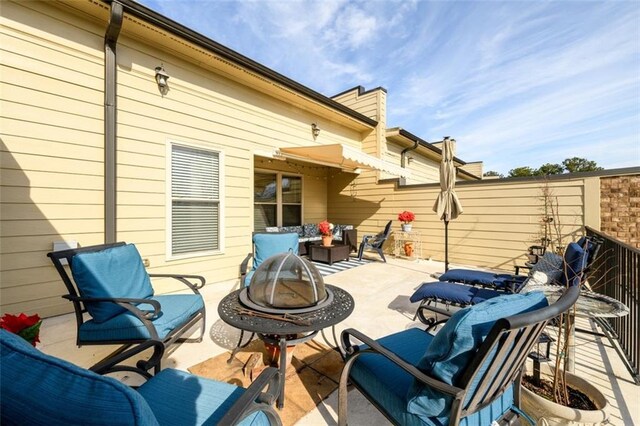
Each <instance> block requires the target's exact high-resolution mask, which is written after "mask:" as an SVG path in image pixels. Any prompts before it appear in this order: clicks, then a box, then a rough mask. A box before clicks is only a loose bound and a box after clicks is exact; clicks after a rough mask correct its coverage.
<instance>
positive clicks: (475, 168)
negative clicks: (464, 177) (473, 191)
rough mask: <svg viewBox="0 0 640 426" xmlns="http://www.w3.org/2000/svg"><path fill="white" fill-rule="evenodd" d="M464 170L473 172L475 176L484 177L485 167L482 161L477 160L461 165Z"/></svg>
mask: <svg viewBox="0 0 640 426" xmlns="http://www.w3.org/2000/svg"><path fill="white" fill-rule="evenodd" d="M460 168H461V169H462V170H464V171H466V172H469V173H471V174H472V175H474V176H478V177H479V178H481V177H482V172H483V171H482V169H483V168H484V166H483V163H482V161H475V162H473V163H467V164H465V165H464V166H462V167H460Z"/></svg>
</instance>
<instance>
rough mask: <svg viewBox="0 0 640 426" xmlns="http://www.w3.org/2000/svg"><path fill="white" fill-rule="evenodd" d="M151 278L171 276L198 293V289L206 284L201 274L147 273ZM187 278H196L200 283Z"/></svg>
mask: <svg viewBox="0 0 640 426" xmlns="http://www.w3.org/2000/svg"><path fill="white" fill-rule="evenodd" d="M149 276H150V277H151V278H173V279H175V280H178V281H180V282H181V283H183V284H184V285H186V286H187V287H189V288H190V289H191V290H193V292H194V293H198V289H201V288H202V287H204V285H205V284H206V280H205V279H204V277H203V276H201V275H184V274H149ZM189 280H197V281H200V284H194V283H192V282H191V281H189Z"/></svg>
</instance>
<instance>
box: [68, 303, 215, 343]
mask: <svg viewBox="0 0 640 426" xmlns="http://www.w3.org/2000/svg"><path fill="white" fill-rule="evenodd" d="M151 299H152V300H157V301H158V302H159V303H160V307H161V314H160V315H159V316H157V317H156V318H153V319H152V321H151V322H152V323H153V325H154V326H155V328H156V330H157V332H158V337H159V338H160V339H161V340H164V339H165V338H166V337H167V335H168V334H169V333H170V332H172V331H173V330H174V329H176V327H178V326H180V325H182V324H184V323H185V322H186V321H187V320H188V319H189V318H190V317H192V316H193V315H195V314H196V313H197V312H198V311H200V310H202V309H203V308H204V301H203V299H202V296H201V295H200V294H167V295H160V296H154V297H151ZM138 308H139V309H141V310H144V311H146V310H150V311H152V310H153V307H152V306H151V305H143V304H140V305H138ZM79 337H80V340H81V341H85V342H87V341H93V342H100V341H116V342H117V341H128V340H134V341H135V340H146V339H149V338H151V336H150V335H149V331H148V330H147V328H146V327H145V326H144V324H142V322H140V320H139V319H138V318H137V317H136V316H135V315H134V314H132V313H131V312H128V311H127V312H125V313H123V314H122V315H118V316H115V317H113V318H111V319H109V320H107V321H105V322H102V323H98V322H97V321H95V320H90V321H86V322H85V323H83V324H82V325H81V326H80V331H79Z"/></svg>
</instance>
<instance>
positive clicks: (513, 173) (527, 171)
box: [509, 166, 535, 177]
mask: <svg viewBox="0 0 640 426" xmlns="http://www.w3.org/2000/svg"><path fill="white" fill-rule="evenodd" d="M534 171H535V170H533V169H532V168H531V167H528V166H524V167H516V168H515V169H511V170H509V177H524V176H533V175H534Z"/></svg>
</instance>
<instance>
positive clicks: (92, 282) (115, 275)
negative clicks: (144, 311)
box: [71, 244, 153, 323]
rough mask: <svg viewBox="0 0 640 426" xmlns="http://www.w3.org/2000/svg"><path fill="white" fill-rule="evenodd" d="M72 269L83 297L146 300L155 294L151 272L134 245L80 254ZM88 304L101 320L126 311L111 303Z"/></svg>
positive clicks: (88, 307)
mask: <svg viewBox="0 0 640 426" xmlns="http://www.w3.org/2000/svg"><path fill="white" fill-rule="evenodd" d="M71 272H72V274H73V279H74V281H75V282H76V285H77V286H78V291H79V292H80V295H81V296H82V297H109V298H112V297H122V298H138V299H146V298H147V297H151V296H153V287H151V281H150V280H149V275H148V274H147V271H146V270H145V267H144V264H143V263H142V258H141V257H140V253H138V250H137V249H136V246H135V245H133V244H127V245H124V246H118V247H113V248H109V249H106V250H102V251H99V252H93V253H92V252H88V253H79V254H77V255H75V256H74V257H73V259H72V261H71ZM85 306H86V308H87V310H88V311H89V313H90V314H91V317H92V318H93V320H94V321H95V322H98V323H101V322H105V321H107V320H108V319H110V318H113V317H115V316H116V315H118V314H121V313H123V312H125V311H126V309H125V308H123V307H122V306H120V305H118V304H116V303H111V302H97V303H85Z"/></svg>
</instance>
